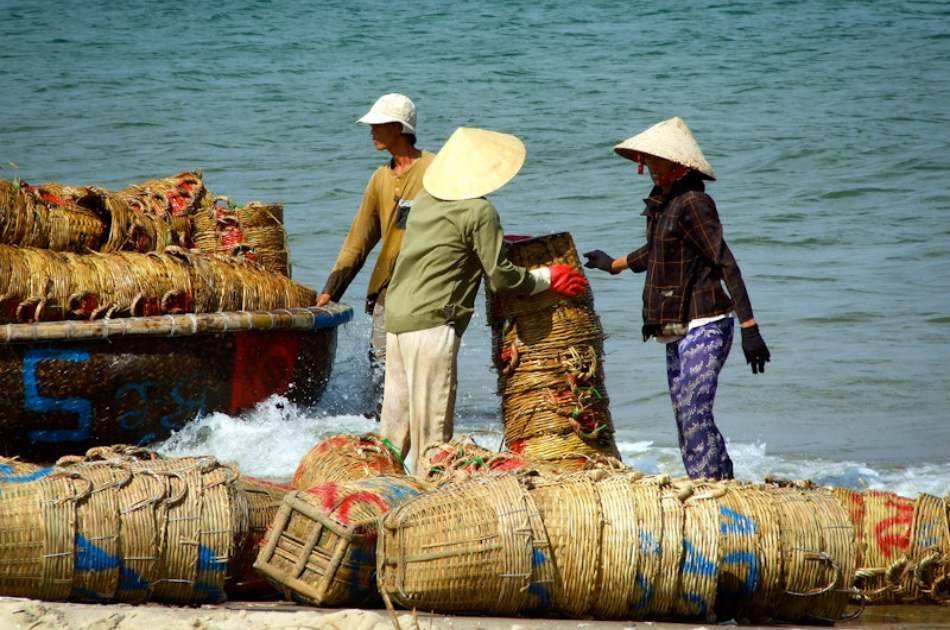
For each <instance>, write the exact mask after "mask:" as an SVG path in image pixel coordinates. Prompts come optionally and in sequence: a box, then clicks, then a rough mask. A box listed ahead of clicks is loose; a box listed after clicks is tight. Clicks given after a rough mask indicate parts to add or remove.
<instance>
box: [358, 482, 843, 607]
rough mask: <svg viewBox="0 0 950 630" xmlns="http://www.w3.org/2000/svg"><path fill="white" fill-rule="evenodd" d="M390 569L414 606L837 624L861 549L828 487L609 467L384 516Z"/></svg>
mask: <svg viewBox="0 0 950 630" xmlns="http://www.w3.org/2000/svg"><path fill="white" fill-rule="evenodd" d="M377 565H378V566H377V571H378V579H379V584H380V588H381V589H382V592H383V595H384V597H385V598H387V599H390V600H391V601H393V602H395V603H398V604H399V605H401V606H404V607H407V608H419V609H425V610H436V611H441V612H479V613H482V614H494V615H513V614H536V615H537V614H558V615H562V616H568V617H585V616H593V617H595V618H599V619H647V618H651V619H656V618H678V619H698V620H706V619H712V618H713V615H714V613H718V614H719V615H720V616H722V615H729V616H727V617H721V618H730V617H734V618H737V619H741V618H751V619H764V618H776V619H785V620H790V621H795V620H809V619H811V620H825V621H827V620H836V619H840V618H842V617H843V616H844V615H845V612H846V607H847V605H848V602H849V599H850V596H851V591H850V588H849V587H850V584H851V581H852V578H853V575H854V566H855V548H854V545H853V530H852V526H851V523H850V521H849V519H848V515H847V513H846V511H845V510H844V509H843V508H842V506H841V505H840V504H839V503H838V501H837V500H836V499H835V497H834V496H833V495H832V494H831V493H830V492H828V491H824V490H800V489H796V488H773V487H758V486H751V485H742V484H724V483H723V484H719V483H717V484H708V485H703V484H692V483H691V482H688V481H685V480H680V481H675V482H674V481H671V480H670V479H669V478H668V477H654V478H649V477H648V478H641V477H640V476H638V475H636V474H635V473H626V474H609V473H606V472H604V471H600V472H596V473H581V474H576V475H574V476H570V477H567V478H562V479H550V478H544V477H526V478H522V479H519V478H518V477H517V476H513V475H506V476H497V477H482V478H477V479H472V480H470V481H468V482H465V483H462V484H454V485H449V486H445V487H443V488H441V489H439V490H438V491H435V492H430V493H428V494H425V495H423V496H420V497H418V498H416V499H413V500H411V501H409V502H407V503H405V504H403V505H402V506H400V507H398V508H396V509H394V510H392V511H391V512H389V513H388V514H387V515H386V516H385V517H383V521H382V527H381V530H380V539H379V544H378V549H377Z"/></svg>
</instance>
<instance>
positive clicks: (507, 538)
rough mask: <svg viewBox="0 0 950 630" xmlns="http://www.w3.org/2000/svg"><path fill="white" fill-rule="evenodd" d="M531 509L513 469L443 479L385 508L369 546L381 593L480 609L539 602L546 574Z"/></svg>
mask: <svg viewBox="0 0 950 630" xmlns="http://www.w3.org/2000/svg"><path fill="white" fill-rule="evenodd" d="M534 510H535V508H534V507H533V504H532V502H531V498H530V497H529V496H528V494H527V491H526V490H525V489H524V488H523V487H522V486H521V484H520V483H519V481H518V480H517V478H515V477H513V476H500V477H476V478H474V479H472V480H470V481H467V482H465V483H461V484H453V485H448V486H444V487H442V488H440V489H438V490H436V491H433V492H429V493H427V494H424V495H422V496H419V497H417V498H415V499H413V500H412V501H409V502H407V503H405V504H404V505H402V506H401V507H399V508H397V509H395V510H393V511H392V512H390V513H389V514H387V515H386V516H385V517H384V518H383V521H382V527H381V529H380V537H379V544H378V547H377V579H378V582H379V587H380V590H381V592H382V594H383V597H384V599H391V600H392V601H393V602H395V603H397V604H399V605H401V606H403V607H406V608H418V609H423V610H438V611H444V612H476V613H478V614H485V615H513V614H516V613H517V612H519V611H521V610H526V609H528V608H536V609H544V608H545V604H546V599H547V598H549V597H550V595H548V594H547V593H546V592H545V591H544V589H545V587H546V586H547V584H548V582H547V580H549V579H550V574H549V573H548V572H547V570H546V569H545V568H543V567H541V568H539V563H542V561H544V559H545V556H544V552H543V550H544V548H545V545H544V542H543V541H539V542H538V544H537V546H536V543H535V536H534V534H533V532H532V524H534V525H535V526H537V525H538V521H537V520H536V519H532V512H533V511H534ZM533 559H534V560H533ZM532 589H533V591H532ZM555 589H556V586H555Z"/></svg>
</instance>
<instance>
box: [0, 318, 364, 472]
mask: <svg viewBox="0 0 950 630" xmlns="http://www.w3.org/2000/svg"><path fill="white" fill-rule="evenodd" d="M300 311H304V312H305V313H306V312H309V313H312V314H313V317H312V320H313V321H312V324H310V325H307V318H306V317H305V316H301V314H300V313H297V314H296V317H295V318H289V319H288V318H286V317H284V318H283V319H282V320H279V322H278V325H276V326H274V327H272V328H270V329H266V330H263V329H261V328H262V326H261V324H260V321H261V320H262V319H263V318H258V324H257V325H246V326H241V325H240V319H238V324H237V325H236V324H235V323H234V322H233V321H232V322H230V323H228V324H225V325H224V327H226V328H228V330H225V331H222V330H220V329H221V328H222V325H220V324H217V325H214V326H204V327H203V328H204V330H201V329H200V328H202V327H199V326H198V325H197V324H196V325H193V326H192V327H191V328H188V326H187V324H188V323H189V322H192V323H194V322H195V321H197V320H196V319H195V317H194V316H192V318H191V319H187V316H176V317H183V318H185V319H182V320H181V321H180V324H181V326H179V328H178V330H177V331H175V332H176V334H175V336H168V334H166V329H168V321H169V320H168V319H167V318H138V319H139V320H140V321H139V322H138V323H140V324H150V328H149V327H146V328H149V330H150V332H149V334H135V333H133V334H124V335H120V334H107V335H104V336H100V337H99V338H95V337H89V338H81V337H83V335H77V334H71V335H70V337H72V338H59V339H53V340H40V339H41V338H42V336H43V335H42V334H38V335H36V337H37V339H38V340H37V341H31V342H26V341H22V340H16V341H13V342H8V343H5V344H2V345H0V409H2V414H0V452H3V453H5V454H9V455H20V456H21V457H24V458H27V459H42V458H51V457H56V456H58V455H62V454H67V453H77V452H81V451H82V450H83V449H85V448H88V447H91V446H95V445H103V444H117V443H125V444H146V443H149V442H153V441H156V440H160V439H163V438H165V437H167V436H168V435H170V434H171V432H173V431H175V430H177V429H180V428H181V427H182V426H184V424H185V423H187V422H189V421H191V420H193V419H194V418H196V417H198V416H201V415H204V414H207V413H211V412H215V411H223V412H227V413H229V414H237V413H240V412H241V411H243V410H245V409H248V408H250V407H253V406H254V405H255V404H257V403H259V402H261V401H263V400H265V399H266V398H267V397H269V396H271V395H274V394H280V395H286V396H287V397H288V399H290V400H291V401H292V402H295V403H297V404H301V405H312V404H314V403H316V402H317V401H319V399H320V397H321V395H322V394H323V392H324V390H325V388H326V383H327V380H328V379H329V376H330V371H331V367H332V364H333V358H334V354H335V350H336V336H337V330H336V329H337V326H338V325H339V324H340V323H342V322H344V321H346V320H348V319H349V318H351V317H352V311H351V310H350V309H349V308H348V307H345V308H336V309H330V310H327V309H300ZM151 319H156V320H162V321H159V322H154V323H153V322H148V321H145V320H151ZM245 319H246V320H247V321H249V322H251V321H252V319H251V318H245ZM271 320H273V317H272V318H271ZM263 321H266V320H263ZM281 321H282V322H285V323H286V322H287V321H289V322H290V324H289V325H281V324H280V322H281ZM84 324H85V323H84ZM44 325H45V324H35V325H33V326H44ZM242 328H243V329H242ZM8 329H9V327H8ZM139 329H141V326H140V327H139ZM115 330H116V329H115V328H114V327H113V333H114V331H115ZM41 332H42V331H41ZM21 336H22V335H21ZM8 337H9V335H8ZM77 337H80V338H77Z"/></svg>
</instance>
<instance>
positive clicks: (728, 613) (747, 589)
mask: <svg viewBox="0 0 950 630" xmlns="http://www.w3.org/2000/svg"><path fill="white" fill-rule="evenodd" d="M718 486H719V487H720V488H722V489H724V490H725V493H724V494H723V495H722V496H721V497H719V498H718V499H717V502H718V506H719V562H718V566H719V576H718V587H717V595H716V608H717V614H718V617H719V618H721V619H742V618H761V617H767V616H768V615H769V614H770V613H771V608H772V605H773V601H775V602H777V601H778V598H779V596H780V594H781V592H782V584H783V580H784V574H783V570H782V569H783V566H782V556H781V549H780V527H779V524H780V519H781V515H780V514H779V512H778V507H777V504H776V501H775V493H774V492H769V491H766V490H764V489H762V488H759V487H757V486H753V485H749V484H739V483H736V482H723V483H721V484H718Z"/></svg>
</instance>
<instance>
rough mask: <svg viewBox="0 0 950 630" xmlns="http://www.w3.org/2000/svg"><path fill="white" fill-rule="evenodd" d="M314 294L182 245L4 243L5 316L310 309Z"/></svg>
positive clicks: (0, 307) (0, 304) (0, 313)
mask: <svg viewBox="0 0 950 630" xmlns="http://www.w3.org/2000/svg"><path fill="white" fill-rule="evenodd" d="M315 297H316V293H315V292H314V291H313V290H312V289H309V288H307V287H305V286H303V285H300V284H296V283H294V282H293V281H291V280H290V279H289V278H287V277H286V276H283V275H280V274H274V273H270V272H268V271H266V270H264V269H263V268H261V267H260V266H258V265H256V264H254V263H250V262H248V261H245V260H241V259H238V258H230V257H223V256H204V255H199V254H193V253H190V252H188V251H186V250H184V249H180V248H168V249H166V250H165V252H164V253H161V254H159V253H155V252H153V253H148V254H140V253H134V252H117V253H113V254H98V253H90V254H74V253H69V252H55V251H52V250H48V249H32V248H24V247H12V246H8V245H0V321H2V322H4V323H9V322H34V321H56V320H62V319H98V318H101V317H128V316H142V315H159V314H179V313H214V312H220V311H254V310H271V309H278V308H293V307H301V306H310V305H311V304H313V302H314V298H315Z"/></svg>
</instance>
